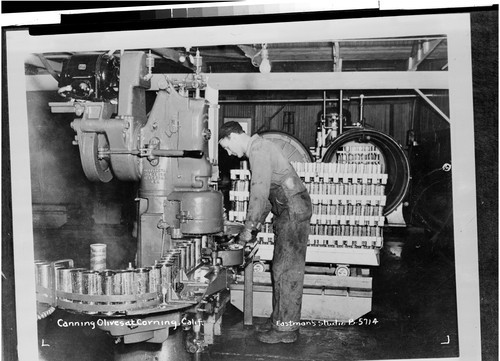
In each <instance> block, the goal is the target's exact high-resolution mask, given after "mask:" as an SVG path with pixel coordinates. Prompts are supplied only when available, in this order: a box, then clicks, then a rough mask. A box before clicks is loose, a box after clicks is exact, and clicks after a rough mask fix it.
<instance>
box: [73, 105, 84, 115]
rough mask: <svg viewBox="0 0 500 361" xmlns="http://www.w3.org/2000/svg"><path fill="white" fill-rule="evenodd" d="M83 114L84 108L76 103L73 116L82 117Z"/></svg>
mask: <svg viewBox="0 0 500 361" xmlns="http://www.w3.org/2000/svg"><path fill="white" fill-rule="evenodd" d="M84 112H85V107H83V106H82V105H81V104H79V103H76V104H75V114H76V115H77V116H80V115H82V114H83V113H84Z"/></svg>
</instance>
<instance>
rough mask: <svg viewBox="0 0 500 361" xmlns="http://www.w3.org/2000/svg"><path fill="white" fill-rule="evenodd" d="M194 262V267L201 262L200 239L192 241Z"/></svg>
mask: <svg viewBox="0 0 500 361" xmlns="http://www.w3.org/2000/svg"><path fill="white" fill-rule="evenodd" d="M194 260H195V264H196V265H198V264H199V263H200V262H201V238H195V239H194Z"/></svg>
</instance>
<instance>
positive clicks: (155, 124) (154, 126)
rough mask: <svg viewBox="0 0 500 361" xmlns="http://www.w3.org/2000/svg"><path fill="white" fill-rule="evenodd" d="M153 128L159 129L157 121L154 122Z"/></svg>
mask: <svg viewBox="0 0 500 361" xmlns="http://www.w3.org/2000/svg"><path fill="white" fill-rule="evenodd" d="M151 128H152V129H153V130H156V129H158V123H157V122H154V123H153V125H151Z"/></svg>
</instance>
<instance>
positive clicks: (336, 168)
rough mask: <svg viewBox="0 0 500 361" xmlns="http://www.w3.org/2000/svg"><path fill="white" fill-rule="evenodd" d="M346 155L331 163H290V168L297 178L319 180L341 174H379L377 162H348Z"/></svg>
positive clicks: (378, 162) (379, 165)
mask: <svg viewBox="0 0 500 361" xmlns="http://www.w3.org/2000/svg"><path fill="white" fill-rule="evenodd" d="M348 158H349V157H348V156H347V155H342V156H341V157H340V159H338V160H337V161H336V162H333V163H302V162H292V163H291V164H292V166H293V167H294V169H295V171H296V172H297V174H298V175H299V176H302V175H306V174H315V175H318V176H319V177H321V178H331V177H333V176H340V174H342V173H357V174H358V175H361V174H381V173H382V164H381V162H380V161H379V160H350V161H348V160H347V159H348Z"/></svg>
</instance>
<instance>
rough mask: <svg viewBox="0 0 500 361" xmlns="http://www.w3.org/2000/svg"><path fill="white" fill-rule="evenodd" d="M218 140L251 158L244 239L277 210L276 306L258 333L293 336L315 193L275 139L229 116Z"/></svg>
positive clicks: (263, 337) (267, 338)
mask: <svg viewBox="0 0 500 361" xmlns="http://www.w3.org/2000/svg"><path fill="white" fill-rule="evenodd" d="M219 144H220V145H221V146H222V147H223V148H224V149H225V150H226V151H227V152H228V153H229V155H235V156H237V157H239V158H241V157H243V156H246V157H247V158H248V160H249V162H250V169H251V172H252V180H251V187H250V198H249V203H248V211H247V215H246V221H245V227H244V229H243V231H242V232H241V233H240V234H239V239H240V241H242V242H245V243H247V242H250V241H252V240H253V239H254V235H255V234H256V233H257V232H258V231H259V229H260V226H261V224H263V223H264V221H265V219H266V217H267V215H268V214H269V212H270V211H271V212H272V213H273V215H274V217H273V230H274V234H275V238H274V254H273V262H272V273H271V276H272V280H273V312H272V315H271V318H270V319H269V320H268V322H266V324H264V325H262V326H261V327H259V329H258V330H257V331H258V335H257V338H258V340H259V341H262V342H265V343H280V342H283V343H291V342H295V341H296V340H297V337H298V333H299V332H298V330H299V326H300V312H301V308H302V290H303V285H304V268H305V258H306V249H307V241H308V237H309V231H310V219H311V214H312V205H311V198H310V196H309V194H308V193H307V190H306V188H305V187H304V184H303V182H302V181H301V179H300V178H299V176H298V175H297V173H296V172H295V170H294V169H293V167H292V165H291V164H290V162H289V161H288V159H287V158H286V157H285V156H284V155H283V152H282V151H281V149H279V148H278V147H276V146H275V145H274V144H273V143H272V142H271V141H269V140H266V139H264V138H262V137H261V136H259V135H254V136H252V137H250V136H249V135H248V134H246V133H245V132H244V131H243V129H242V128H241V125H240V124H239V123H237V122H227V123H225V124H224V125H223V126H222V127H221V129H220V131H219Z"/></svg>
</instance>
